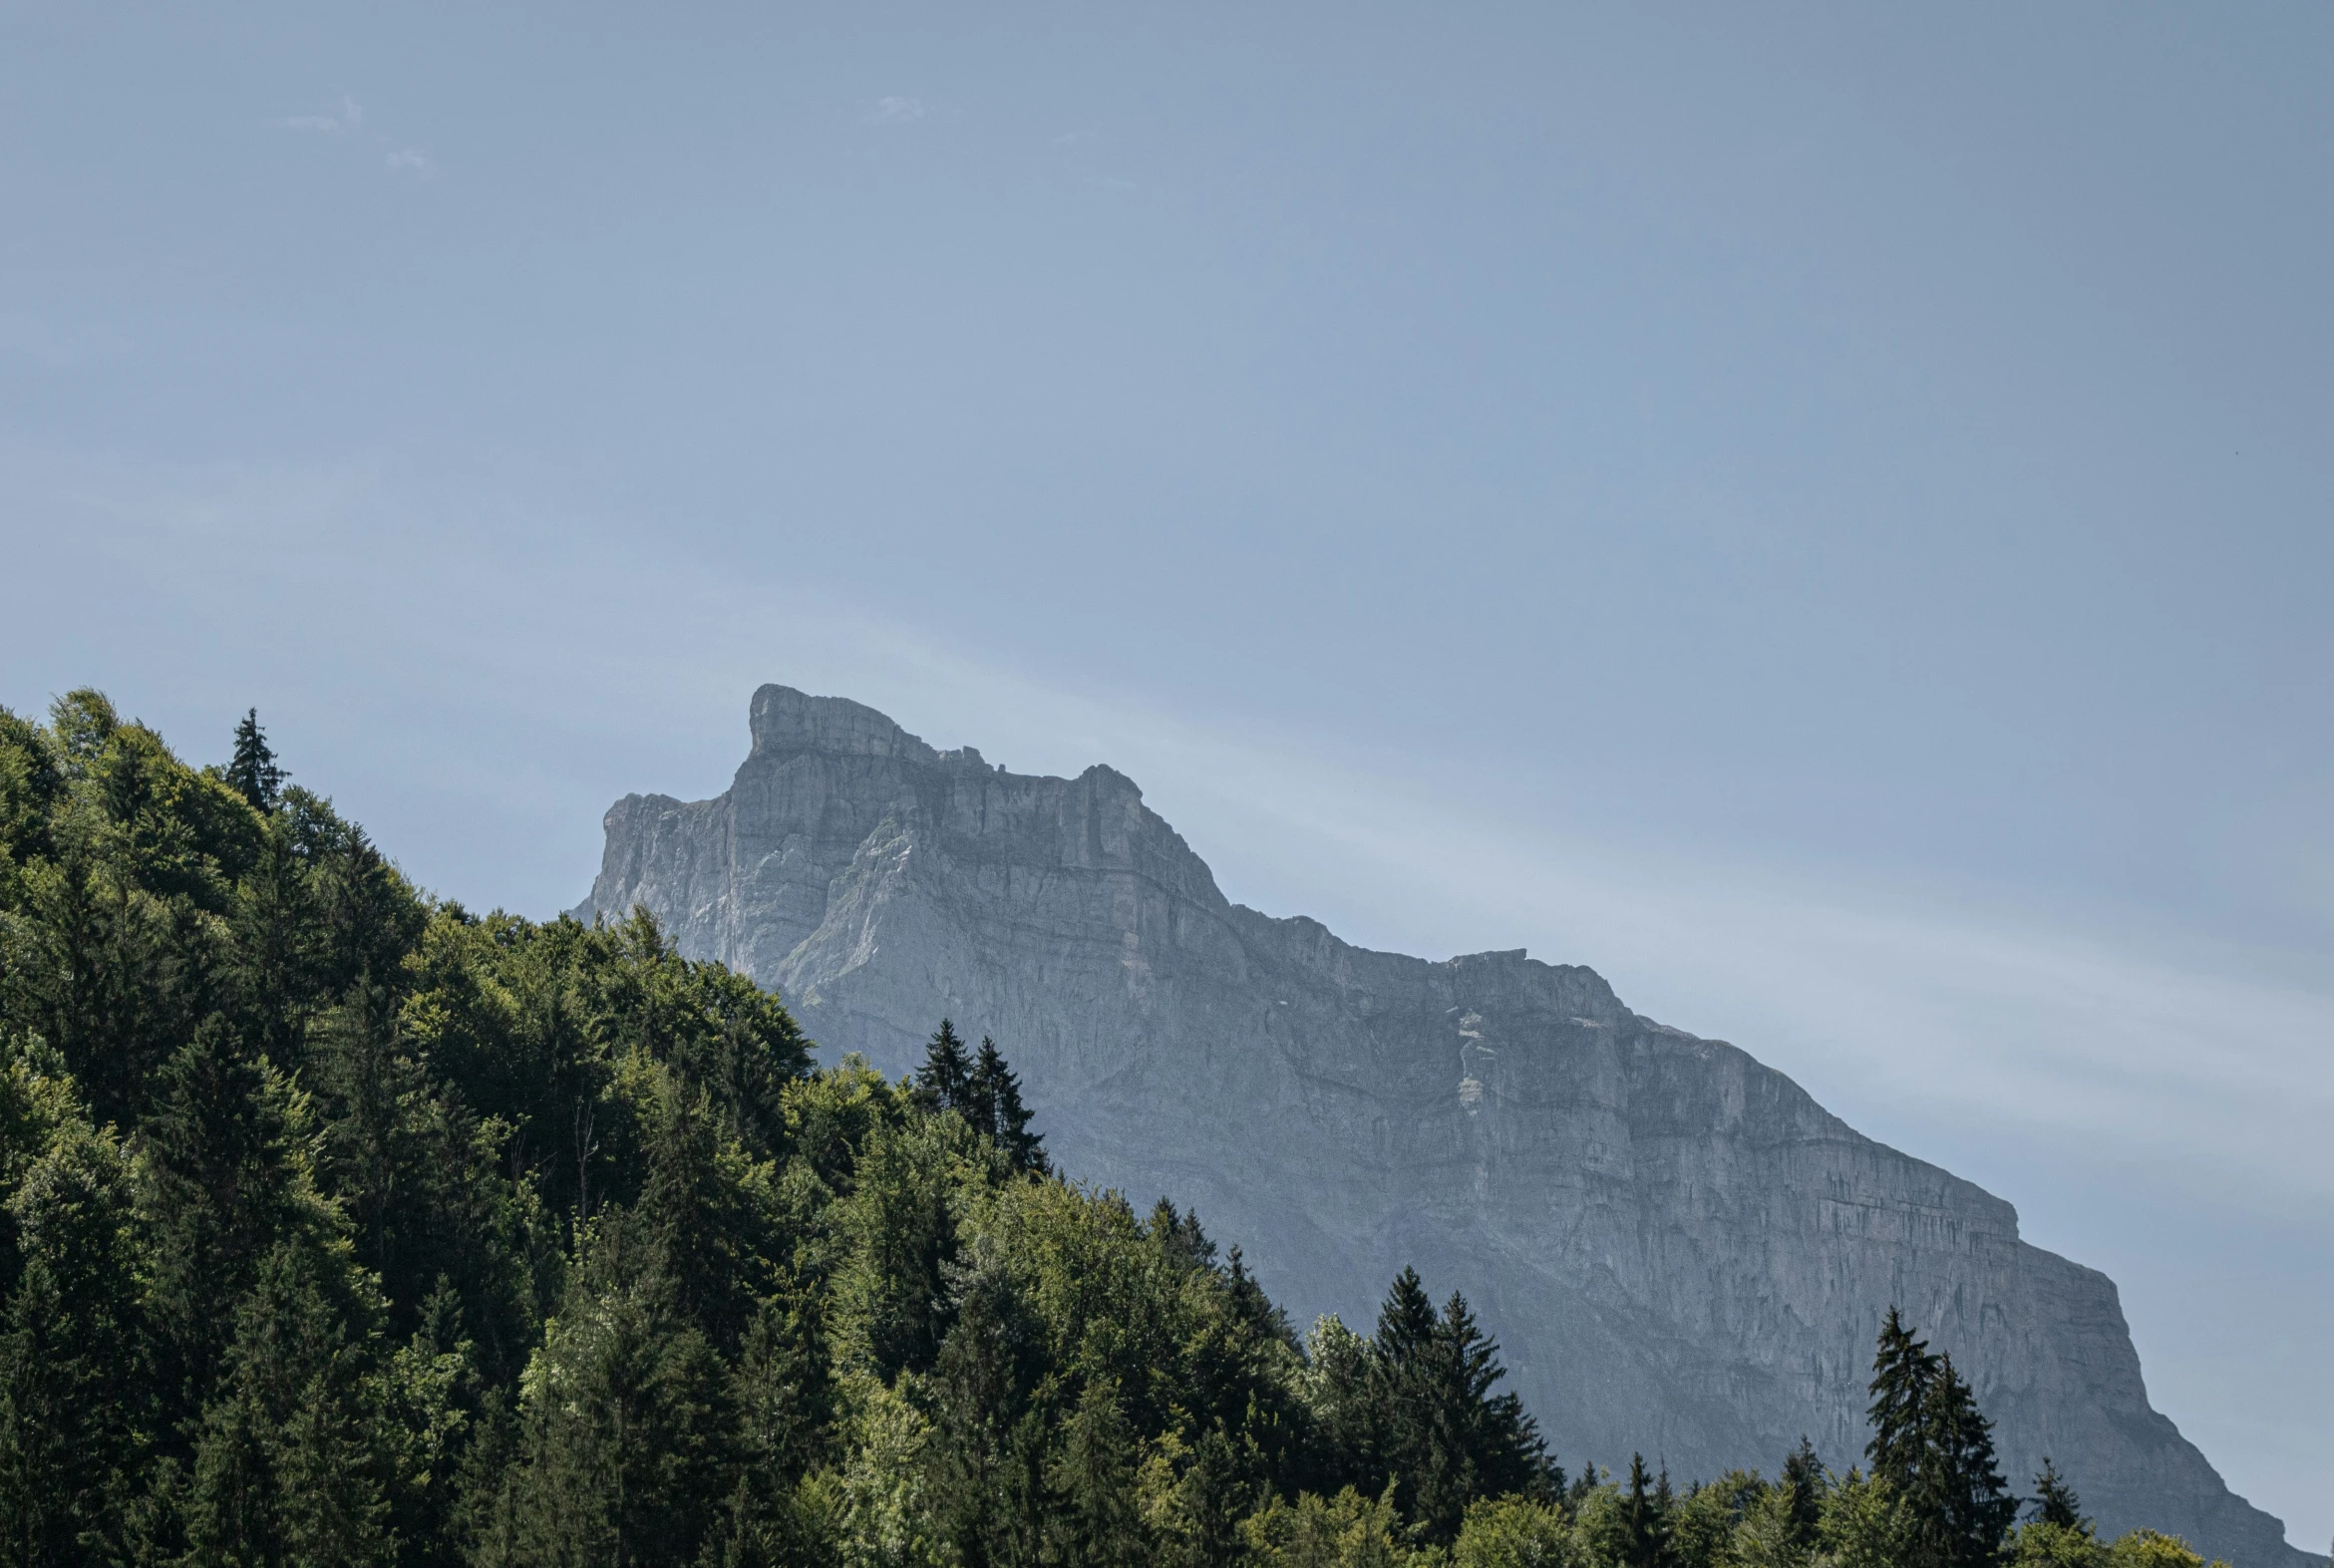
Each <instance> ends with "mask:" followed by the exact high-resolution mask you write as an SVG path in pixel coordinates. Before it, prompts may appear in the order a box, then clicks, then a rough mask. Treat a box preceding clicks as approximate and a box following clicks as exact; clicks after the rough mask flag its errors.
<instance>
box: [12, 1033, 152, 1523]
mask: <svg viewBox="0 0 2334 1568" xmlns="http://www.w3.org/2000/svg"><path fill="white" fill-rule="evenodd" d="M18 1072H19V1074H20V1075H21V1067H19V1069H18ZM19 1081H20V1082H21V1077H20V1080H19ZM6 1217H7V1219H8V1220H9V1221H10V1222H11V1227H12V1228H13V1229H14V1230H15V1233H16V1235H15V1245H14V1246H12V1247H10V1248H9V1249H8V1250H9V1251H10V1252H12V1253H15V1254H16V1256H15V1257H12V1258H11V1259H10V1260H9V1261H10V1262H13V1263H16V1264H17V1269H16V1271H15V1278H14V1280H13V1282H12V1285H11V1288H10V1289H9V1291H8V1292H7V1295H6V1299H5V1304H4V1307H0V1556H5V1558H6V1559H7V1560H8V1561H10V1562H16V1563H24V1564H52V1563H53V1564H60V1565H62V1564H67V1563H78V1562H83V1561H87V1560H91V1559H93V1558H104V1557H106V1556H109V1555H116V1554H119V1552H120V1551H121V1548H122V1543H121V1539H120V1536H119V1533H118V1526H119V1522H120V1514H121V1510H122V1507H123V1505H124V1504H125V1503H126V1502H127V1501H128V1500H129V1498H130V1497H131V1496H133V1495H134V1494H135V1484H136V1476H137V1470H138V1467H139V1464H140V1462H141V1459H142V1456H143V1450H144V1447H145V1444H144V1442H143V1440H142V1435H141V1431H140V1428H141V1427H142V1426H143V1425H144V1424H145V1421H144V1419H143V1417H144V1415H145V1413H146V1410H147V1400H146V1398H145V1389H144V1387H143V1384H144V1380H143V1379H142V1377H141V1373H142V1372H143V1370H144V1369H143V1368H141V1367H140V1366H139V1363H138V1331H139V1328H140V1323H139V1310H138V1287H137V1280H136V1277H135V1269H136V1256H135V1253H134V1251H133V1249H132V1246H131V1242H130V1238H131V1183H130V1168H129V1162H128V1160H127V1159H126V1158H125V1157H124V1155H123V1152H122V1150H121V1148H120V1146H119V1145H118V1144H117V1143H116V1141H115V1140H114V1138H113V1137H112V1136H111V1129H96V1128H92V1127H91V1126H90V1125H89V1123H88V1122H87V1121H86V1120H85V1119H83V1118H82V1117H81V1116H80V1115H79V1114H78V1107H73V1108H72V1109H70V1110H69V1112H68V1116H67V1118H66V1119H65V1120H64V1121H63V1123H62V1124H60V1125H58V1126H56V1127H55V1128H54V1129H53V1130H52V1131H51V1133H50V1136H49V1137H48V1139H47V1146H46V1148H45V1149H43V1150H41V1151H40V1152H39V1154H38V1157H37V1158H35V1159H33V1160H32V1162H31V1164H30V1166H29V1168H28V1169H26V1170H25V1171H24V1172H22V1180H21V1183H20V1184H18V1185H17V1187H16V1190H15V1192H14V1193H13V1195H11V1196H10V1197H9V1199H8V1205H7V1210H6Z"/></svg>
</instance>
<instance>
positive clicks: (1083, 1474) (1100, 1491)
mask: <svg viewBox="0 0 2334 1568" xmlns="http://www.w3.org/2000/svg"><path fill="white" fill-rule="evenodd" d="M1140 1457H1141V1449H1140V1447H1139V1439H1138V1436H1137V1434H1136V1432H1135V1429H1134V1428H1133V1427H1132V1426H1131V1425H1129V1424H1128V1421H1127V1416H1126V1412H1125V1411H1122V1410H1121V1409H1120V1408H1119V1400H1118V1388H1117V1385H1115V1384H1113V1383H1110V1382H1107V1381H1105V1380H1102V1379H1096V1380H1095V1381H1093V1382H1091V1383H1089V1384H1087V1386H1086V1389H1085V1392H1084V1393H1082V1394H1080V1395H1079V1397H1078V1405H1077V1408H1076V1409H1074V1410H1073V1411H1071V1412H1070V1419H1069V1421H1068V1422H1067V1424H1066V1425H1065V1426H1064V1428H1063V1434H1062V1446H1061V1451H1060V1453H1059V1455H1058V1456H1057V1457H1056V1458H1055V1460H1054V1462H1053V1465H1052V1467H1051V1469H1050V1470H1049V1471H1048V1473H1047V1479H1048V1480H1049V1481H1050V1482H1051V1484H1052V1486H1053V1489H1054V1491H1055V1493H1056V1494H1057V1495H1059V1496H1060V1497H1061V1499H1062V1503H1063V1507H1062V1509H1061V1511H1060V1514H1059V1515H1058V1516H1057V1519H1056V1522H1055V1525H1054V1529H1053V1538H1054V1551H1055V1554H1056V1560H1057V1561H1059V1562H1060V1563H1061V1564H1062V1565H1063V1568H1120V1565H1122V1564H1124V1565H1128V1568H1135V1565H1139V1564H1141V1563H1143V1562H1145V1561H1147V1560H1148V1558H1149V1556H1150V1548H1151V1543H1150V1540H1149V1536H1148V1532H1146V1531H1145V1529H1144V1527H1143V1514H1142V1509H1141V1506H1140V1504H1139V1503H1138V1501H1137V1497H1136V1489H1135V1475H1136V1464H1137V1461H1138V1459H1139V1458H1140Z"/></svg>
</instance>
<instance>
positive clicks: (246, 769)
mask: <svg viewBox="0 0 2334 1568" xmlns="http://www.w3.org/2000/svg"><path fill="white" fill-rule="evenodd" d="M284 777H285V775H284V771H283V770H282V769H281V768H279V767H277V766H276V761H275V753H274V752H273V751H272V750H271V749H270V748H269V747H268V744H267V736H266V735H265V734H264V733H263V732H262V731H261V730H260V728H259V710H258V709H256V708H253V709H251V710H250V711H248V712H247V713H245V714H244V715H243V722H242V723H240V724H238V725H236V726H235V756H234V760H233V761H232V762H230V763H228V764H227V784H229V785H230V786H231V787H232V788H233V789H234V790H235V792H236V793H237V794H240V795H241V796H242V797H243V798H244V799H246V800H248V801H250V802H251V809H253V810H254V811H272V810H274V809H275V803H276V800H277V798H278V797H279V796H280V795H281V794H282V793H283V785H284Z"/></svg>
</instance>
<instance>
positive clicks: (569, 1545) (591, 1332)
mask: <svg viewBox="0 0 2334 1568" xmlns="http://www.w3.org/2000/svg"><path fill="white" fill-rule="evenodd" d="M582 1248H583V1255H582V1257H581V1258H579V1259H578V1260H577V1269H576V1275H575V1278H574V1280H573V1283H572V1284H571V1285H570V1287H569V1289H568V1292H567V1296H566V1299H565V1300H564V1301H563V1302H562V1304H561V1306H560V1310H559V1313H558V1316H557V1318H556V1320H555V1322H554V1324H553V1326H552V1327H551V1329H550V1331H549V1332H548V1333H547V1335H546V1337H545V1339H544V1342H543V1345H542V1348H541V1349H540V1350H539V1351H537V1352H536V1354H535V1359H534V1362H533V1364H532V1365H531V1366H529V1368H528V1370H527V1374H526V1377H525V1379H524V1380H523V1382H522V1384H521V1391H522V1392H521V1396H520V1436H519V1444H518V1453H517V1457H516V1460H515V1462H514V1463H513V1464H512V1465H511V1467H510V1470H509V1472H508V1474H507V1476H506V1478H505V1480H504V1483H503V1484H504V1488H505V1500H504V1502H503V1503H502V1505H501V1508H500V1515H501V1521H502V1522H501V1523H500V1526H499V1527H498V1528H497V1529H495V1530H493V1531H491V1532H489V1534H488V1539H487V1542H486V1543H485V1546H484V1549H483V1550H482V1552H481V1560H482V1561H484V1562H487V1563H495V1564H524V1565H536V1564H542V1565H565V1564H571V1563H575V1564H579V1563H607V1564H625V1565H630V1564H639V1565H643V1568H646V1565H651V1564H671V1565H679V1564H685V1563H691V1562H693V1561H695V1559H696V1557H697V1554H698V1549H699V1546H700V1544H701V1543H702V1542H703V1540H704V1539H705V1537H706V1535H707V1534H708V1532H709V1530H710V1529H711V1528H712V1527H713V1525H714V1523H715V1521H716V1520H717V1519H718V1518H719V1516H720V1513H721V1510H722V1505H723V1503H724V1502H725V1501H726V1500H727V1499H728V1498H729V1497H730V1496H731V1495H732V1490H733V1486H734V1483H735V1478H736V1464H737V1458H738V1454H737V1451H736V1442H737V1424H736V1421H735V1417H734V1412H733V1411H731V1410H730V1408H729V1404H728V1393H729V1391H728V1389H727V1387H726V1384H725V1380H724V1378H723V1375H722V1367H721V1362H720V1359H719V1358H718V1357H717V1356H716V1355H715V1354H714V1351H713V1348H712V1346H710V1345H709V1344H707V1343H706V1339H705V1336H704V1335H703V1334H701V1333H699V1332H698V1331H697V1330H696V1329H695V1328H694V1327H692V1326H691V1325H690V1324H689V1323H688V1322H686V1321H685V1319H684V1318H683V1316H682V1314H681V1313H680V1311H679V1304H678V1299H677V1296H678V1293H677V1292H676V1291H675V1289H674V1286H673V1281H672V1279H671V1277H670V1276H669V1275H667V1274H666V1273H665V1272H664V1269H663V1267H662V1260H661V1259H660V1257H659V1256H658V1251H657V1248H656V1247H655V1246H654V1244H653V1243H652V1242H651V1241H650V1239H649V1238H647V1237H645V1236H643V1235H642V1234H641V1233H640V1231H639V1228H638V1227H637V1226H636V1225H635V1224H634V1223H633V1222H631V1221H630V1220H629V1219H628V1217H627V1216H626V1215H625V1214H624V1213H623V1212H622V1211H621V1210H608V1211H606V1212H604V1213H603V1214H602V1215H601V1216H600V1217H599V1218H598V1219H597V1220H595V1221H594V1222H592V1223H591V1224H590V1225H587V1226H586V1227H585V1229H584V1234H583V1239H582Z"/></svg>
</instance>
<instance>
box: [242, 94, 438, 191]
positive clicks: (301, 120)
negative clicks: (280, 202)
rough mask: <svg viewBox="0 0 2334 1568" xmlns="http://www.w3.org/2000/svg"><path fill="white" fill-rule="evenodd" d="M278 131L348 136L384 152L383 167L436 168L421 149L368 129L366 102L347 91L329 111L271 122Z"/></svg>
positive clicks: (408, 170)
mask: <svg viewBox="0 0 2334 1568" xmlns="http://www.w3.org/2000/svg"><path fill="white" fill-rule="evenodd" d="M269 124H270V125H272V126H274V127H275V128H276V129H277V130H278V131H292V132H298V133H301V134H303V135H307V136H327V137H348V138H351V139H352V140H353V141H354V142H355V144H356V145H357V146H359V147H364V146H371V147H374V148H377V149H379V150H380V152H381V164H382V166H383V167H384V168H393V169H397V170H399V171H400V172H402V173H408V174H428V173H432V172H434V171H435V166H434V165H433V164H432V163H431V161H430V159H429V157H428V155H426V154H424V153H423V152H422V151H421V149H419V148H413V147H401V146H400V145H398V143H397V142H396V141H395V140H394V139H392V138H390V137H388V136H385V135H383V134H381V133H379V132H373V133H370V134H368V133H367V132H366V130H365V106H364V105H362V104H360V103H358V102H357V101H356V100H355V99H354V98H352V97H350V96H349V95H348V94H346V93H343V94H341V95H340V107H339V108H338V109H336V110H334V111H332V112H331V113H329V114H322V115H285V116H283V117H282V118H280V119H277V120H273V121H270V122H269Z"/></svg>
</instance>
